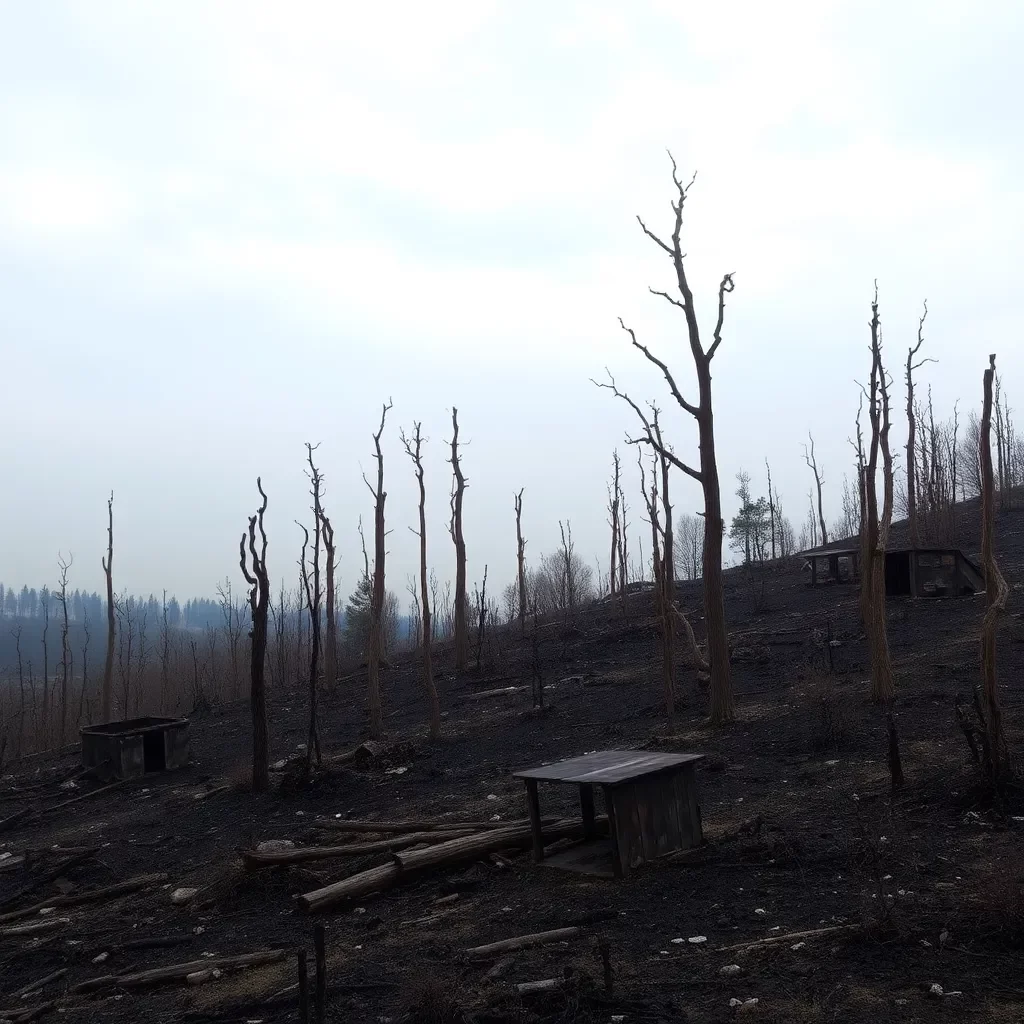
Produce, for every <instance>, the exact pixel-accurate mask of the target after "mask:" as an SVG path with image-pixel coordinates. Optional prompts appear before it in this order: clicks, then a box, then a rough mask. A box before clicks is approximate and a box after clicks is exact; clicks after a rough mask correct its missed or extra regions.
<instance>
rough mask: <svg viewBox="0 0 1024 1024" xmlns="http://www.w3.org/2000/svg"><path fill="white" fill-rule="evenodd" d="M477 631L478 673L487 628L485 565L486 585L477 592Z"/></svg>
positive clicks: (485, 573)
mask: <svg viewBox="0 0 1024 1024" xmlns="http://www.w3.org/2000/svg"><path fill="white" fill-rule="evenodd" d="M476 608H477V629H476V671H477V673H478V674H479V672H480V661H481V658H482V657H483V651H484V630H485V628H486V626H487V566H486V565H484V585H483V587H482V588H481V589H480V590H479V591H477V595H476Z"/></svg>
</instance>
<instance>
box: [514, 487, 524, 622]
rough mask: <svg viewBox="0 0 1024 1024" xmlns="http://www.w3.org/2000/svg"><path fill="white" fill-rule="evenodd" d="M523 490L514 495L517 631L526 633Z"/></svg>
mask: <svg viewBox="0 0 1024 1024" xmlns="http://www.w3.org/2000/svg"><path fill="white" fill-rule="evenodd" d="M523 490H525V488H520V489H519V493H518V494H517V495H516V563H517V569H518V576H517V585H518V590H519V632H520V634H522V635H524V636H525V635H526V541H525V540H523Z"/></svg>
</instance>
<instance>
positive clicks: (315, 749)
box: [299, 442, 324, 779]
mask: <svg viewBox="0 0 1024 1024" xmlns="http://www.w3.org/2000/svg"><path fill="white" fill-rule="evenodd" d="M318 447H319V445H313V444H309V443H308V442H307V444H306V461H307V462H308V463H309V479H310V483H311V484H312V487H311V488H310V494H312V496H313V578H312V580H310V576H309V567H308V565H307V562H306V548H307V546H308V545H309V531H308V530H307V529H306V528H305V527H304V526H302V524H301V523H300V524H299V525H300V526H302V533H303V541H302V560H301V564H300V566H299V568H300V570H301V574H302V587H303V589H304V590H305V593H306V608H307V609H308V610H309V738H308V739H307V740H306V765H305V770H304V774H305V777H306V778H307V779H308V778H309V776H310V774H311V773H312V770H313V758H314V757H316V762H317V764H318V765H319V764H320V761H321V754H320V725H319V716H318V712H317V703H318V693H317V690H318V685H317V684H318V683H319V681H320V680H319V664H320V603H321V600H322V598H323V593H322V591H321V587H320V538H321V533H322V530H323V511H324V510H323V505H322V504H321V496H322V488H323V477H322V476H321V475H320V470H319V469H317V467H316V465H315V463H314V462H313V452H314V451H316V449H317V448H318Z"/></svg>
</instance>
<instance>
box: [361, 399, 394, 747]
mask: <svg viewBox="0 0 1024 1024" xmlns="http://www.w3.org/2000/svg"><path fill="white" fill-rule="evenodd" d="M390 408H391V400H390V399H389V400H388V402H387V403H386V404H385V405H384V406H383V407H382V409H381V414H380V426H379V427H378V428H377V432H376V433H375V434H374V435H373V447H374V451H375V454H374V458H375V459H376V460H377V487H376V488H374V487H372V486H371V484H370V481H369V480H367V479H366V474H365V473H364V474H363V482H364V483H365V484H366V486H367V487H368V488H369V489H370V493H371V494H372V495H373V586H372V587H371V589H370V640H369V645H368V646H369V650H368V651H367V657H366V662H367V673H366V674H367V680H368V687H369V704H370V736H371V737H373V739H375V740H379V739H380V738H381V736H383V734H384V715H383V711H382V710H381V704H380V665H381V659H382V657H383V637H382V631H381V619H382V616H383V612H384V558H385V555H386V552H385V550H384V536H385V533H384V503H385V501H387V497H388V495H387V491H385V490H384V455H383V453H382V452H381V450H380V439H381V436H382V435H383V434H384V421H385V420H386V419H387V415H388V410H389V409H390ZM368 568H369V563H367V569H368Z"/></svg>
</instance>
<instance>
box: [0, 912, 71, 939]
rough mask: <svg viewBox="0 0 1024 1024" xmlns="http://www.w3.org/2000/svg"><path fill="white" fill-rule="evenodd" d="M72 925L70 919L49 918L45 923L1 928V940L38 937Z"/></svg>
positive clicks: (38, 922) (36, 922) (35, 922)
mask: <svg viewBox="0 0 1024 1024" xmlns="http://www.w3.org/2000/svg"><path fill="white" fill-rule="evenodd" d="M70 923H71V918H70V917H48V918H47V919H46V920H45V921H34V922H33V923H32V924H14V925H11V926H10V927H9V928H0V938H3V939H13V938H17V937H18V936H19V935H38V934H39V933H40V932H53V931H56V930H57V929H58V928H63V927H64V925H66V924H70Z"/></svg>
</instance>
